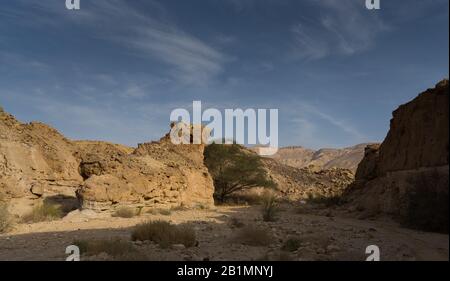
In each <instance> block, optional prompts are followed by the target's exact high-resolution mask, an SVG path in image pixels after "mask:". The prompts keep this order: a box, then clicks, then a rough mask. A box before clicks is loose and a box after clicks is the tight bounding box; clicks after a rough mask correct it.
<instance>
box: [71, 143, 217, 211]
mask: <svg viewBox="0 0 450 281" xmlns="http://www.w3.org/2000/svg"><path fill="white" fill-rule="evenodd" d="M203 150H204V147H203V145H174V144H172V143H171V142H170V139H169V137H168V135H166V136H165V137H163V138H162V139H161V140H160V141H159V142H152V143H145V144H140V145H139V146H138V147H137V148H136V149H135V150H134V151H132V152H131V153H128V151H124V150H123V149H122V148H120V147H114V146H111V145H107V146H105V145H104V146H103V147H99V146H98V145H97V144H96V145H92V144H89V143H85V144H84V149H82V150H80V152H79V155H78V156H79V157H80V158H81V163H80V171H82V175H83V177H84V178H85V181H84V184H83V185H82V187H81V188H80V189H79V190H78V191H77V195H78V197H79V198H80V200H81V202H82V205H83V207H84V208H89V209H108V208H111V207H112V205H114V204H120V205H135V206H139V207H175V206H180V205H183V206H195V205H204V206H211V205H213V203H214V202H213V197H212V194H213V191H214V187H213V182H212V179H211V177H210V175H209V173H208V170H207V168H206V167H205V166H204V165H203Z"/></svg>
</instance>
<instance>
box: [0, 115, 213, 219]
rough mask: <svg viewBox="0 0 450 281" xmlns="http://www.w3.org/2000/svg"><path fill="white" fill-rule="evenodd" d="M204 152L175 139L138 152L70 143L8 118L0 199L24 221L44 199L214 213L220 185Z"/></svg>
mask: <svg viewBox="0 0 450 281" xmlns="http://www.w3.org/2000/svg"><path fill="white" fill-rule="evenodd" d="M203 149H204V147H203V146H202V145H173V144H172V143H171V142H170V139H169V135H166V136H164V137H163V138H162V139H161V140H160V141H158V142H151V143H145V144H140V145H139V146H138V147H137V148H136V149H135V148H130V147H126V146H122V145H117V144H111V143H107V142H99V141H71V140H68V139H66V138H64V136H62V135H61V134H59V133H58V132H57V131H56V130H55V129H53V128H51V127H49V126H47V125H44V124H41V123H36V122H33V123H30V124H22V123H20V122H19V121H17V120H16V119H15V118H14V117H13V116H12V115H10V114H7V113H6V112H4V111H3V110H2V111H1V112H0V197H2V198H4V199H5V200H8V201H10V206H11V207H10V208H11V212H12V213H13V214H17V215H20V214H23V213H24V212H25V210H24V208H26V209H31V208H32V207H33V205H35V203H33V200H35V199H37V198H39V197H41V199H42V200H46V199H53V198H55V197H57V198H59V199H60V198H71V199H75V200H76V197H77V198H78V199H79V200H80V204H81V207H83V208H85V209H95V210H106V209H109V208H111V207H112V206H113V205H134V206H136V207H140V208H142V207H147V206H148V207H150V206H152V207H173V206H180V205H184V206H194V205H202V206H208V207H209V206H211V205H212V204H213V197H212V193H213V182H212V179H211V177H210V175H209V173H208V170H207V168H206V167H205V166H204V165H203ZM59 199H58V200H59ZM16 201H17V202H16ZM28 201H29V202H28ZM72 201H73V200H72ZM72 201H71V202H72ZM58 203H63V202H58ZM71 204H72V203H71Z"/></svg>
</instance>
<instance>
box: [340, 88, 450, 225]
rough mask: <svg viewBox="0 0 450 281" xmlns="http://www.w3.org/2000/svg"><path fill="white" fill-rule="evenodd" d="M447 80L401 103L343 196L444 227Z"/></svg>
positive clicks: (370, 207)
mask: <svg viewBox="0 0 450 281" xmlns="http://www.w3.org/2000/svg"><path fill="white" fill-rule="evenodd" d="M448 83H449V82H448V80H444V81H441V82H440V83H439V84H437V85H436V87H435V88H433V89H429V90H427V91H425V92H424V93H422V94H420V95H419V96H418V97H416V98H415V99H414V100H412V101H411V102H409V103H407V104H404V105H402V106H400V107H399V108H398V109H397V110H395V111H394V113H393V118H392V120H391V125H390V130H389V133H388V135H387V137H386V139H385V140H384V141H383V143H382V144H381V145H380V146H369V147H367V148H366V151H365V157H364V159H363V160H362V161H361V163H360V164H359V166H358V170H357V172H356V179H355V180H356V181H355V184H354V185H353V187H352V188H351V189H350V192H349V193H348V195H347V196H348V197H349V198H351V199H352V200H353V202H357V203H358V204H359V208H361V209H365V210H366V211H367V212H370V213H387V214H390V215H393V216H394V217H396V218H398V219H399V220H400V221H402V222H403V223H405V224H406V225H410V226H412V227H418V228H422V229H426V230H432V231H447V232H448V223H449V220H448V203H449V200H448V181H449V180H448V179H449V166H448V149H449V146H448V145H449V97H448V96H449V93H448Z"/></svg>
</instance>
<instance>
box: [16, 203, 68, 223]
mask: <svg viewBox="0 0 450 281" xmlns="http://www.w3.org/2000/svg"><path fill="white" fill-rule="evenodd" d="M63 215H64V212H63V211H62V210H61V206H60V205H56V204H51V203H46V202H44V203H43V204H41V205H38V206H36V207H34V208H33V210H31V211H30V212H29V213H28V214H26V215H24V216H23V218H22V221H23V222H26V223H32V222H41V221H52V220H57V219H60V218H62V217H63Z"/></svg>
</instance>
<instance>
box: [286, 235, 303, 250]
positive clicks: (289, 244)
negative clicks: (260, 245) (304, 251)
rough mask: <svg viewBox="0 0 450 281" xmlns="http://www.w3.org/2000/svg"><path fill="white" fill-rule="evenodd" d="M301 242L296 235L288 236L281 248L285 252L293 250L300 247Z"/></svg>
mask: <svg viewBox="0 0 450 281" xmlns="http://www.w3.org/2000/svg"><path fill="white" fill-rule="evenodd" d="M301 243H302V241H301V240H300V239H299V238H297V237H291V238H288V239H287V240H286V241H284V243H283V246H282V247H281V250H283V251H287V252H295V251H297V249H298V248H300V246H301Z"/></svg>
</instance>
